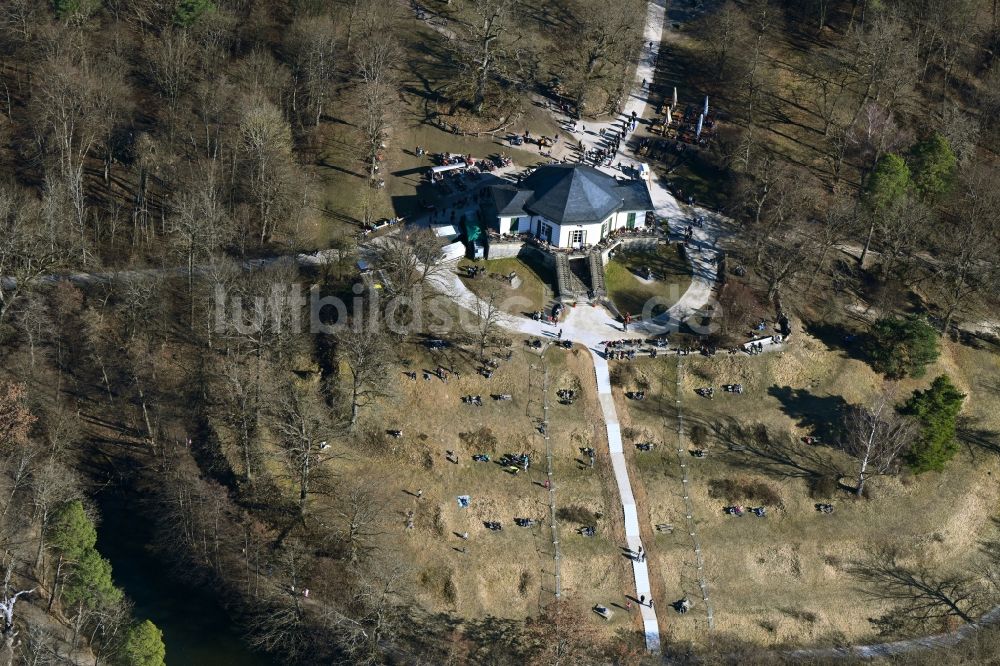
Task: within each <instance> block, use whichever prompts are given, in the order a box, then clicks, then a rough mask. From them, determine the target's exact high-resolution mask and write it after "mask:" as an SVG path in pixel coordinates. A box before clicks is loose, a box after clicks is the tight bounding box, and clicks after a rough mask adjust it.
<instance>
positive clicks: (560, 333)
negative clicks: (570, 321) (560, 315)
mask: <svg viewBox="0 0 1000 666" xmlns="http://www.w3.org/2000/svg"><path fill="white" fill-rule="evenodd" d="M559 339H560V340H562V329H561V328H560V329H559Z"/></svg>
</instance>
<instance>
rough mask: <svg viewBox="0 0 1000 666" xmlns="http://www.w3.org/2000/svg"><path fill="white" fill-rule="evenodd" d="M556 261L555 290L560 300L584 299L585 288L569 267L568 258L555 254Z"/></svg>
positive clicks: (585, 294)
mask: <svg viewBox="0 0 1000 666" xmlns="http://www.w3.org/2000/svg"><path fill="white" fill-rule="evenodd" d="M555 259H556V289H557V290H558V292H559V298H560V299H568V298H586V296H587V287H586V285H584V284H583V282H581V281H580V278H578V277H577V276H576V275H574V274H573V270H572V269H571V268H570V265H569V257H568V256H566V255H565V254H562V253H556V254H555Z"/></svg>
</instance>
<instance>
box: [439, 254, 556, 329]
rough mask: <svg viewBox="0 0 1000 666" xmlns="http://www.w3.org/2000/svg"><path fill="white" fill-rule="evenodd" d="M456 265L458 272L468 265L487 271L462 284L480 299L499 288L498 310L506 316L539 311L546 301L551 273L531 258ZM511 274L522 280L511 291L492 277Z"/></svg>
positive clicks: (468, 262)
mask: <svg viewBox="0 0 1000 666" xmlns="http://www.w3.org/2000/svg"><path fill="white" fill-rule="evenodd" d="M458 265H459V268H460V269H461V268H462V267H463V266H468V265H478V266H483V267H484V268H486V274H484V275H481V276H479V277H477V278H466V277H463V278H462V281H463V282H465V284H466V286H468V287H469V289H470V290H471V291H472V292H473V293H474V294H476V295H477V296H480V297H486V296H487V295H488V294H489V291H490V289H491V288H495V287H499V288H500V289H501V293H502V297H501V302H500V306H501V308H502V309H503V310H504V311H505V312H509V313H511V314H516V315H521V314H525V313H528V312H533V311H535V310H541V309H543V308H544V307H545V304H546V303H547V301H548V298H549V296H548V294H549V292H550V291H551V288H550V287H548V286H547V285H551V284H552V280H553V276H552V271H551V269H549V268H547V267H546V266H545V265H544V264H543V263H542V262H541V260H535V259H533V258H532V257H531V256H530V255H528V256H527V257H526V258H525V259H523V260H522V259H520V258H510V259H490V260H489V261H480V262H471V261H469V260H467V259H463V260H462V261H460V262H459V264H458ZM512 271H513V272H514V273H517V276H518V277H519V278H521V284H520V286H519V287H518V288H516V289H513V288H511V287H510V286H509V285H508V283H507V282H506V281H505V280H501V279H497V278H494V277H492V276H493V275H496V276H503V275H507V274H509V273H510V272H512ZM515 297H516V298H517V300H515Z"/></svg>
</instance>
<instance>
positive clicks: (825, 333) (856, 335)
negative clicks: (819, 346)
mask: <svg viewBox="0 0 1000 666" xmlns="http://www.w3.org/2000/svg"><path fill="white" fill-rule="evenodd" d="M805 330H806V333H808V334H809V335H811V336H813V337H814V338H816V339H817V340H819V341H820V342H822V343H823V344H824V345H826V346H827V348H828V349H830V350H831V351H835V352H839V353H840V355H841V356H843V357H844V358H851V359H854V360H856V361H867V360H868V357H867V356H866V355H865V352H864V349H863V347H864V334H863V333H862V332H861V331H858V330H855V329H852V328H849V327H847V326H843V325H840V324H831V323H829V322H813V323H809V324H806V325H805Z"/></svg>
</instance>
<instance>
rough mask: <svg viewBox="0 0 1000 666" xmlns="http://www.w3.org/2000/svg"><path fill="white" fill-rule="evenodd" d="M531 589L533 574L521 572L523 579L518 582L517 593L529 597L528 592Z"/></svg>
mask: <svg viewBox="0 0 1000 666" xmlns="http://www.w3.org/2000/svg"><path fill="white" fill-rule="evenodd" d="M530 589H531V574H530V573H528V572H527V571H522V572H521V578H520V580H518V581H517V593H518V594H520V595H521V596H522V597H526V596H528V590H530Z"/></svg>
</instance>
